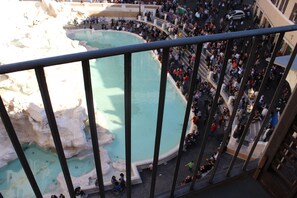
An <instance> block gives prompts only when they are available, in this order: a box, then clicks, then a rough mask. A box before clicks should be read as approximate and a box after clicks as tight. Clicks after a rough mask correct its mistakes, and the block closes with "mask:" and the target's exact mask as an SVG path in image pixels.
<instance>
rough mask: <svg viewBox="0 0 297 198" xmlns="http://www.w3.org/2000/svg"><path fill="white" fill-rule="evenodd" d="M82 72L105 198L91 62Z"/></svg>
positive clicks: (99, 177) (100, 190) (97, 170)
mask: <svg viewBox="0 0 297 198" xmlns="http://www.w3.org/2000/svg"><path fill="white" fill-rule="evenodd" d="M82 70H83V77H84V85H85V94H86V101H87V108H88V117H89V124H90V132H91V138H92V147H93V154H94V161H95V167H96V174H97V179H98V185H99V194H100V197H101V198H104V197H105V195H104V182H103V175H102V168H101V160H100V150H99V143H98V135H97V127H96V118H95V111H94V101H93V90H92V81H91V71H90V62H89V60H83V61H82Z"/></svg>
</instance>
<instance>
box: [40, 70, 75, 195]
mask: <svg viewBox="0 0 297 198" xmlns="http://www.w3.org/2000/svg"><path fill="white" fill-rule="evenodd" d="M35 74H36V78H37V81H38V86H39V90H40V93H41V98H42V101H43V105H44V109H45V113H46V116H47V120H48V124H49V127H50V129H51V133H52V136H53V140H54V144H55V147H56V151H57V155H58V158H59V161H60V165H61V168H62V172H63V175H64V179H65V182H66V185H67V188H68V192H69V195H70V197H75V193H74V188H73V184H72V180H71V176H70V172H69V169H68V165H67V161H66V158H65V154H64V149H63V146H62V142H61V139H60V134H59V130H58V126H57V122H56V118H55V114H54V111H53V108H52V103H51V99H50V95H49V92H48V88H47V83H46V79H45V74H44V69H43V68H36V69H35Z"/></svg>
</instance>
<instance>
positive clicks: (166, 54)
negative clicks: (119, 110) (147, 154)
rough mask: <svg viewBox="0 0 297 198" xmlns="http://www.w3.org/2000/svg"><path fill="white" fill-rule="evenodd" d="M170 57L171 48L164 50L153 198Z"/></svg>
mask: <svg viewBox="0 0 297 198" xmlns="http://www.w3.org/2000/svg"><path fill="white" fill-rule="evenodd" d="M168 57H169V48H164V49H163V53H162V68H161V80H160V90H159V102H158V117H157V126H156V137H155V149H154V158H153V159H154V161H153V172H152V181H151V189H150V197H151V198H153V197H154V194H155V187H156V179H157V170H158V160H159V150H160V143H161V133H162V124H163V114H164V104H165V95H166V82H167V68H168Z"/></svg>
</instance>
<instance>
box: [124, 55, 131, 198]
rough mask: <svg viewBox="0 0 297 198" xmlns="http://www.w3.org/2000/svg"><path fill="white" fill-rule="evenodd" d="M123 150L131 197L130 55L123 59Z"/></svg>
mask: <svg viewBox="0 0 297 198" xmlns="http://www.w3.org/2000/svg"><path fill="white" fill-rule="evenodd" d="M124 64H125V65H124V78H125V79H124V95H125V101H124V102H125V149H126V178H127V179H126V182H127V185H126V186H127V188H126V189H127V191H126V194H127V197H128V198H130V197H131V72H132V70H131V53H129V54H125V57H124Z"/></svg>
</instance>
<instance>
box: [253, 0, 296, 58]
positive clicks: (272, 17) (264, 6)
mask: <svg viewBox="0 0 297 198" xmlns="http://www.w3.org/2000/svg"><path fill="white" fill-rule="evenodd" d="M254 16H255V17H256V19H257V20H258V22H259V25H260V27H277V26H284V25H293V24H297V0H256V2H255V6H254ZM296 35H297V33H296V32H290V33H286V34H285V37H284V42H283V45H282V48H281V52H282V54H289V53H290V52H291V50H292V47H293V46H294V45H295V44H296V42H297V36H296ZM275 39H276V38H275Z"/></svg>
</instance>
